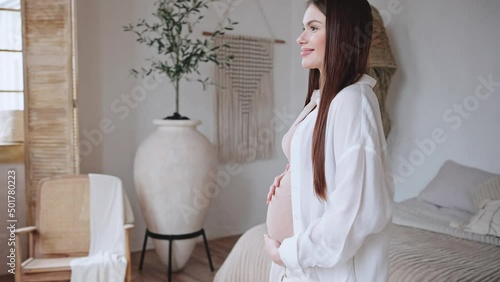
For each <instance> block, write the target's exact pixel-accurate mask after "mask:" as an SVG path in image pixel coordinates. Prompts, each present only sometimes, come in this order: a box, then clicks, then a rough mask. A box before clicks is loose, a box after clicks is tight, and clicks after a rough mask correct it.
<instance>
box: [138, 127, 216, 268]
mask: <svg viewBox="0 0 500 282" xmlns="http://www.w3.org/2000/svg"><path fill="white" fill-rule="evenodd" d="M153 123H154V124H156V125H158V128H157V129H156V131H155V132H153V133H152V134H151V135H150V136H148V137H147V138H146V139H145V140H144V141H143V142H142V143H141V144H140V146H139V148H138V149H137V153H136V155H135V162H134V182H135V189H136V192H137V195H138V198H139V204H140V206H141V210H142V215H143V218H144V220H145V222H146V226H147V228H148V230H149V231H151V232H154V233H158V234H164V235H173V234H186V233H191V232H195V231H198V230H200V229H201V228H202V227H203V222H204V220H205V217H206V214H207V210H208V208H209V205H210V202H211V200H212V198H213V197H215V196H216V195H215V194H214V193H215V192H216V191H215V189H214V188H215V187H216V185H215V179H216V177H215V171H216V166H217V159H216V152H215V147H214V146H213V145H212V144H211V143H210V142H209V141H208V140H207V138H205V136H203V135H202V134H201V133H200V132H198V130H197V129H196V127H197V126H198V125H199V124H201V122H200V121H194V120H154V121H153ZM149 240H151V238H149ZM152 240H153V244H154V247H155V251H156V253H157V254H158V256H159V257H160V260H161V262H162V263H163V264H165V265H168V251H169V243H168V240H157V239H152ZM195 244H196V238H195V239H188V240H175V241H173V245H172V246H173V247H172V270H173V271H177V270H180V269H182V268H183V267H184V265H185V264H186V262H187V260H188V259H189V257H190V256H191V253H192V252H193V249H194V247H195Z"/></svg>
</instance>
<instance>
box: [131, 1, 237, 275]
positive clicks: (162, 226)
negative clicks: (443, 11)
mask: <svg viewBox="0 0 500 282" xmlns="http://www.w3.org/2000/svg"><path fill="white" fill-rule="evenodd" d="M212 2H215V1H214V0H159V1H158V2H156V4H155V8H156V11H155V12H154V13H153V14H152V17H151V19H139V20H138V21H137V22H135V23H133V24H129V25H126V26H124V27H123V28H124V30H125V31H127V32H133V33H134V34H135V36H136V38H137V39H136V40H137V42H138V43H140V44H144V45H146V46H147V47H149V48H154V50H155V53H156V54H155V56H154V57H152V58H148V59H147V60H146V62H147V66H144V67H141V68H139V69H132V70H131V74H132V75H134V76H135V77H146V76H149V75H166V76H167V77H168V78H169V80H170V82H171V84H172V86H173V89H175V112H174V114H173V115H171V116H167V117H165V118H163V119H156V120H154V121H153V123H154V124H156V125H158V128H157V130H156V131H155V132H153V133H152V134H151V135H149V136H148V137H147V138H146V139H145V140H143V141H142V142H141V144H140V145H139V148H138V149H137V152H136V155H135V161H134V182H135V188H136V191H137V195H138V198H139V204H140V206H141V210H142V215H143V218H144V220H145V222H146V226H147V228H148V230H149V231H150V232H153V233H157V234H164V235H170V234H186V233H191V232H195V231H198V230H200V229H201V228H202V226H203V222H204V220H205V216H206V213H207V210H208V207H209V205H210V200H211V197H209V196H207V195H210V189H213V187H214V181H215V180H214V177H213V175H214V173H215V170H216V166H217V159H216V152H215V148H214V146H213V145H212V144H211V143H210V142H209V141H208V139H207V138H205V136H203V135H202V134H201V133H200V132H199V131H198V130H197V129H196V127H197V126H198V125H199V124H201V122H200V121H199V120H190V119H189V118H187V117H184V116H182V115H181V114H180V113H179V96H180V82H181V80H183V79H186V80H188V81H193V80H196V81H198V82H200V83H201V84H202V85H203V89H204V90H205V88H206V86H207V85H208V84H214V83H213V82H212V81H211V80H210V78H209V77H202V75H201V74H200V72H199V71H198V68H199V65H200V63H215V64H217V65H219V66H220V67H228V66H229V65H230V62H231V60H232V56H221V55H220V53H219V52H218V51H219V49H220V48H229V47H230V46H227V45H222V46H217V45H215V38H216V37H217V36H218V35H222V34H224V33H225V32H226V31H227V30H232V29H233V26H234V25H235V24H237V23H236V22H232V21H231V20H230V19H228V20H227V21H225V22H223V23H220V24H219V25H218V28H217V30H215V31H214V32H213V33H212V35H211V36H208V37H204V39H203V40H202V39H199V38H197V36H195V35H194V34H193V28H194V26H195V25H197V24H199V23H200V22H201V21H202V20H203V18H204V12H205V11H207V10H208V9H209V8H210V6H209V5H210V4H211V3H212ZM190 75H197V76H198V77H197V78H196V79H193V78H192V77H190ZM153 243H154V246H155V249H156V252H157V254H158V256H159V257H160V259H161V261H162V262H163V263H164V264H165V265H168V253H169V252H168V248H169V245H168V241H161V240H153ZM195 244H196V241H195V239H191V240H180V241H175V242H174V244H173V250H174V252H173V256H172V268H173V270H174V271H176V270H179V269H181V268H182V267H183V266H184V265H185V263H186V262H187V260H188V259H189V257H190V256H191V253H192V251H193V249H194V246H195Z"/></svg>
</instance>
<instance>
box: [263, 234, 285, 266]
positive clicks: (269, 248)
mask: <svg viewBox="0 0 500 282" xmlns="http://www.w3.org/2000/svg"><path fill="white" fill-rule="evenodd" d="M264 243H265V246H266V254H267V256H268V257H269V258H270V259H271V260H272V261H273V262H274V263H275V264H277V265H279V266H285V264H284V263H283V261H282V260H281V257H280V253H279V252H278V248H279V247H280V245H281V244H280V242H278V240H275V239H273V238H271V237H269V235H267V234H264Z"/></svg>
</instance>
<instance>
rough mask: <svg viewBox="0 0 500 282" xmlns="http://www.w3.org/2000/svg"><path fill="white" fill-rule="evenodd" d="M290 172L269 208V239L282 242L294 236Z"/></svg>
mask: <svg viewBox="0 0 500 282" xmlns="http://www.w3.org/2000/svg"><path fill="white" fill-rule="evenodd" d="M290 184H291V182H290V171H288V172H287V173H286V174H285V175H284V176H283V178H282V179H281V182H280V186H279V187H276V190H275V193H274V196H273V197H272V199H271V201H270V202H269V205H268V207H267V219H266V224H267V232H268V234H269V237H271V238H273V239H276V240H278V241H279V242H282V241H283V240H284V239H285V238H288V237H291V236H293V221H292V195H291V191H290V186H291V185H290Z"/></svg>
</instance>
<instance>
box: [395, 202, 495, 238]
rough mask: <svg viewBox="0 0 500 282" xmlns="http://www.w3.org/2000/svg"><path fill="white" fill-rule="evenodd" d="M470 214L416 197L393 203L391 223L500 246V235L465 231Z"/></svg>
mask: <svg viewBox="0 0 500 282" xmlns="http://www.w3.org/2000/svg"><path fill="white" fill-rule="evenodd" d="M472 217H473V215H472V214H470V213H468V212H463V211H458V210H454V209H448V208H440V207H438V206H435V205H433V204H430V203H426V202H423V201H420V200H418V199H416V198H412V199H409V200H405V201H403V202H400V203H396V204H395V205H394V215H393V223H394V224H397V225H401V226H409V227H415V228H420V229H424V230H429V231H433V232H437V233H443V234H447V235H451V236H454V237H457V238H461V239H467V240H472V241H477V242H481V243H487V244H493V245H497V246H500V237H495V236H491V235H482V234H477V233H472V232H468V231H465V230H464V229H463V226H465V225H467V224H468V223H469V222H470V220H471V218H472Z"/></svg>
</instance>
